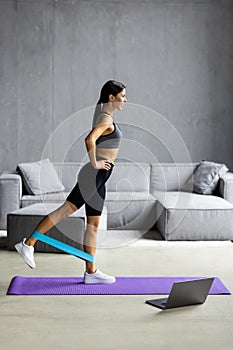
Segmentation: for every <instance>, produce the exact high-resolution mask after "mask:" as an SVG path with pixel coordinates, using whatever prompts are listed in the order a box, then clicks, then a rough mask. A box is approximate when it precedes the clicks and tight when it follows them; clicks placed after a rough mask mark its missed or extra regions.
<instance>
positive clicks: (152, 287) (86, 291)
mask: <svg viewBox="0 0 233 350" xmlns="http://www.w3.org/2000/svg"><path fill="white" fill-rule="evenodd" d="M201 278H204V277H117V278H116V282H115V283H114V284H91V285H90V284H84V283H83V278H82V277H21V276H15V277H14V278H13V279H12V281H11V283H10V286H9V289H8V291H7V294H8V295H91V294H92V295H97V294H100V295H130V294H169V293H170V290H171V288H172V286H173V283H174V282H182V281H191V280H195V279H201ZM209 294H231V293H230V292H229V290H228V289H227V288H226V287H225V286H224V284H223V283H222V282H221V280H220V279H219V278H218V277H215V279H214V282H213V284H212V287H211V289H210V292H209Z"/></svg>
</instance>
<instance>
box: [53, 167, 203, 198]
mask: <svg viewBox="0 0 233 350" xmlns="http://www.w3.org/2000/svg"><path fill="white" fill-rule="evenodd" d="M53 164H54V167H55V169H56V171H57V174H58V176H59V178H60V180H61V181H62V183H63V185H64V187H65V191H67V192H69V191H70V190H71V189H72V188H73V186H74V185H75V183H76V181H77V175H78V173H79V171H80V169H81V167H82V166H83V165H84V164H83V163H76V162H64V163H58V162H57V163H56V162H55V163H53ZM198 164H199V163H190V164H189V163H178V164H174V163H161V164H159V163H153V164H149V163H127V162H125V163H123V162H116V164H115V167H114V169H113V172H112V175H111V176H110V178H109V180H108V182H107V184H106V185H107V191H109V192H151V193H152V194H153V193H155V192H156V191H177V190H179V189H180V188H181V187H182V186H183V185H184V184H185V182H186V181H187V180H188V179H189V177H190V176H191V175H192V174H193V171H194V169H195V168H196V167H197V165H198Z"/></svg>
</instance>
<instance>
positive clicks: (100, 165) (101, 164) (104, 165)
mask: <svg viewBox="0 0 233 350" xmlns="http://www.w3.org/2000/svg"><path fill="white" fill-rule="evenodd" d="M93 167H94V168H95V169H98V170H99V169H104V170H110V169H111V164H110V162H109V161H108V160H107V159H101V160H97V161H96V164H95V166H93Z"/></svg>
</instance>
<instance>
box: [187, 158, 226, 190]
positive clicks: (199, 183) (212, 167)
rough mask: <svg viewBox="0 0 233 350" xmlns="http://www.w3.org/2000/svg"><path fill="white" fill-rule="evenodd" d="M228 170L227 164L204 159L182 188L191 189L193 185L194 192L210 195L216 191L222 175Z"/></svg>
mask: <svg viewBox="0 0 233 350" xmlns="http://www.w3.org/2000/svg"><path fill="white" fill-rule="evenodd" d="M228 170H229V169H228V168H227V167H226V165H225V164H218V163H214V162H208V161H202V162H201V163H200V164H199V166H198V167H197V168H196V169H195V170H194V173H193V175H192V176H191V177H190V178H189V180H188V181H187V183H186V184H185V185H184V186H183V188H182V189H183V190H184V191H186V190H188V191H189V190H190V189H192V187H193V192H194V193H200V194H209V195H210V194H212V193H213V192H214V191H215V189H216V187H217V184H218V181H219V179H220V177H221V176H222V175H224V174H225V173H226V172H227V171H228Z"/></svg>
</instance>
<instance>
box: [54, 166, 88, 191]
mask: <svg viewBox="0 0 233 350" xmlns="http://www.w3.org/2000/svg"><path fill="white" fill-rule="evenodd" d="M53 165H54V167H55V169H56V172H57V174H58V176H59V178H60V180H61V182H62V183H63V185H64V187H65V191H66V192H69V191H71V190H72V188H73V186H74V185H75V184H76V182H77V175H78V173H79V170H80V169H81V167H82V166H83V163H76V162H64V163H61V162H60V163H59V162H57V163H56V162H54V163H53Z"/></svg>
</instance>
